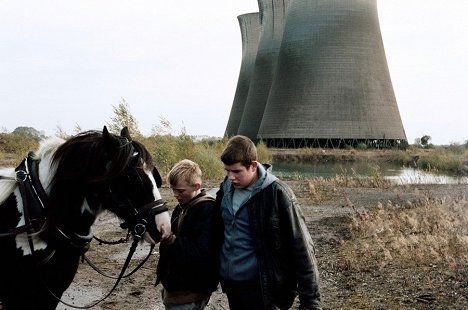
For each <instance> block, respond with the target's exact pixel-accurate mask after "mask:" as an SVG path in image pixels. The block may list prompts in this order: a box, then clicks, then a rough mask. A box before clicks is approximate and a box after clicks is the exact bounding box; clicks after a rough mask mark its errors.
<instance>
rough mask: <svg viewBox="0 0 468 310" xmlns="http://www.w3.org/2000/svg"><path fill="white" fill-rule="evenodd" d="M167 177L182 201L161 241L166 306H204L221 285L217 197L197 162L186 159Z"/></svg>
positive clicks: (173, 309) (160, 270)
mask: <svg viewBox="0 0 468 310" xmlns="http://www.w3.org/2000/svg"><path fill="white" fill-rule="evenodd" d="M167 181H168V183H169V185H170V187H171V189H172V192H173V194H174V197H175V198H176V199H177V201H178V205H177V206H176V207H175V209H174V211H173V212H172V216H171V229H172V235H171V236H170V237H169V238H167V239H165V240H163V241H161V245H160V254H161V257H160V259H159V262H158V267H157V280H156V285H157V284H158V283H159V282H161V283H162V285H163V289H162V299H163V303H164V306H165V308H166V309H170V310H182V309H204V308H205V306H206V305H207V304H208V301H209V299H210V297H211V293H212V292H213V291H215V290H216V288H217V286H218V256H219V245H220V242H219V240H218V236H219V228H218V225H217V224H216V223H217V222H218V221H217V218H218V215H217V208H216V207H215V200H214V198H213V197H212V196H210V195H209V194H207V193H206V192H205V190H204V189H203V188H202V172H201V170H200V167H199V166H198V164H197V163H195V162H193V161H191V160H188V159H184V160H181V161H179V162H178V163H176V164H175V165H174V166H173V167H172V169H171V170H170V171H169V174H168V176H167Z"/></svg>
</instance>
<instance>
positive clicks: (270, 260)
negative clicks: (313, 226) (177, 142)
mask: <svg viewBox="0 0 468 310" xmlns="http://www.w3.org/2000/svg"><path fill="white" fill-rule="evenodd" d="M221 161H222V162H223V164H224V169H225V170H226V174H227V176H226V178H225V179H224V181H223V182H222V183H221V186H220V189H219V191H218V193H217V194H216V200H217V202H218V204H219V205H220V206H221V215H222V220H223V223H224V241H223V243H222V248H221V255H220V276H221V286H222V288H223V291H224V292H225V293H226V295H227V298H228V302H229V308H230V309H231V310H248V309H252V310H254V309H255V310H258V309H289V308H290V307H291V306H292V304H293V301H294V299H295V297H296V295H299V301H300V309H321V305H320V292H319V276H318V270H317V264H316V260H315V254H314V247H313V243H312V239H311V237H310V235H309V232H308V230H307V227H306V225H305V222H304V216H303V214H302V211H301V209H300V207H299V205H298V203H297V200H296V197H295V196H294V193H293V192H292V190H291V189H290V188H289V187H288V186H287V185H286V184H285V183H283V182H282V181H280V180H279V179H277V178H276V177H275V176H274V175H272V174H271V173H270V172H269V171H268V168H269V166H268V165H261V164H260V163H258V162H257V149H256V147H255V144H254V143H253V142H252V141H251V140H250V139H249V138H247V137H244V136H240V135H238V136H234V137H232V138H231V139H230V140H229V141H228V143H227V145H226V147H225V149H224V151H223V153H222V154H221Z"/></svg>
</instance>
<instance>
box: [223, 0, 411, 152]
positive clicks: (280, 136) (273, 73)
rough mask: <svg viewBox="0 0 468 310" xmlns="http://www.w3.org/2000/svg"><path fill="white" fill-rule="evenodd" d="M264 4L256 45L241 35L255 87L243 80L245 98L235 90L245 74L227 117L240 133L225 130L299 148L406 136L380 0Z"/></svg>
mask: <svg viewBox="0 0 468 310" xmlns="http://www.w3.org/2000/svg"><path fill="white" fill-rule="evenodd" d="M258 4H259V13H258V14H259V17H260V31H259V38H258V46H255V44H249V42H244V37H245V36H244V35H243V36H242V38H243V48H245V49H249V51H243V61H242V64H243V63H244V62H248V63H249V66H250V67H249V68H251V70H252V72H251V75H250V81H249V86H242V91H243V92H244V95H243V96H245V92H248V94H247V96H246V98H245V100H244V101H243V99H242V98H241V97H240V96H239V97H238V96H237V92H238V91H240V89H239V88H240V80H241V79H240V77H239V82H238V88H237V90H236V97H235V100H234V103H233V107H232V110H231V115H230V117H229V122H230V121H231V119H233V120H240V121H239V126H238V128H237V131H236V130H235V126H227V127H226V131H225V134H226V135H228V136H232V135H235V134H243V135H246V136H248V137H249V138H251V139H252V140H254V141H258V140H262V141H264V142H265V143H266V144H267V145H268V146H270V147H295V148H298V147H345V146H356V145H358V144H360V143H365V144H367V145H369V146H394V145H397V144H399V143H401V142H403V141H406V134H405V131H404V128H403V124H402V121H401V117H400V113H399V110H398V105H397V102H396V98H395V94H394V90H393V86H392V82H391V78H390V73H389V70H388V65H387V60H386V56H385V49H384V45H383V40H382V36H381V32H380V25H379V20H378V12H377V3H376V0H314V1H310V0H258ZM241 29H242V26H241ZM250 43H253V42H252V41H250ZM255 53H256V56H255V63H254V65H253V69H252V62H253V56H252V55H253V54H255ZM246 56H247V57H248V59H245V58H244V57H246ZM241 74H242V66H241ZM244 81H245V80H244ZM236 98H237V99H236ZM234 104H235V105H236V108H235V109H234ZM242 107H243V108H242ZM241 110H242V113H241V112H240V111H241ZM229 122H228V125H229Z"/></svg>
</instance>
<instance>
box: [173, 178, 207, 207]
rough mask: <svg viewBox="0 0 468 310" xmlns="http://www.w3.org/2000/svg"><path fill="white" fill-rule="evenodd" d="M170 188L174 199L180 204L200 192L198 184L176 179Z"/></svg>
mask: <svg viewBox="0 0 468 310" xmlns="http://www.w3.org/2000/svg"><path fill="white" fill-rule="evenodd" d="M171 189H172V193H173V194H174V197H175V199H177V201H178V202H179V203H180V204H185V203H187V202H189V201H190V199H192V198H193V197H195V196H197V195H198V194H199V193H200V191H199V189H200V184H195V185H192V184H188V183H187V182H186V181H178V182H177V183H176V184H174V185H171Z"/></svg>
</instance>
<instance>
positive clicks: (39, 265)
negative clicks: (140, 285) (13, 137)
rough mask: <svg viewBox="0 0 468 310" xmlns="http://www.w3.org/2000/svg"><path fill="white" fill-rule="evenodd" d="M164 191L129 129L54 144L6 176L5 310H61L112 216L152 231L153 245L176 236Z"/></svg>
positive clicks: (0, 197) (0, 232)
mask: <svg viewBox="0 0 468 310" xmlns="http://www.w3.org/2000/svg"><path fill="white" fill-rule="evenodd" d="M160 186H161V177H160V175H159V173H158V171H157V170H156V168H155V167H154V166H153V163H152V159H151V155H150V154H149V152H148V150H147V149H146V148H145V147H144V146H143V145H142V144H141V143H139V142H137V141H132V140H131V137H130V135H129V133H128V130H127V129H126V128H124V129H122V132H121V135H120V136H117V135H113V134H111V133H109V132H108V130H107V128H106V127H104V129H103V131H102V132H100V131H87V132H83V133H80V134H78V135H76V136H74V137H72V138H70V139H68V140H66V141H64V140H62V139H59V138H52V139H48V140H45V141H44V142H42V143H41V144H40V146H39V149H38V150H37V151H36V152H35V153H31V154H29V155H28V157H27V158H26V159H25V160H24V161H23V162H22V164H21V165H20V166H19V167H17V168H16V169H13V168H11V169H2V170H0V309H3V310H9V309H55V308H56V306H57V304H58V299H57V297H58V298H60V297H61V296H62V294H63V292H64V291H65V290H66V289H67V288H68V287H69V285H70V284H71V282H72V281H73V278H74V276H75V274H76V271H77V268H78V264H79V258H80V256H81V255H82V254H83V253H84V252H86V250H87V249H88V247H89V242H90V241H91V239H92V237H93V235H92V225H93V223H94V221H95V219H96V217H97V216H98V215H99V214H100V213H101V212H102V211H104V210H109V211H111V212H113V213H114V214H116V215H117V216H118V217H119V218H120V219H121V220H122V221H124V224H125V225H124V226H125V227H127V228H129V229H130V230H133V229H136V227H140V228H141V226H142V225H143V231H144V226H145V225H146V224H147V223H148V224H149V225H148V226H151V228H152V229H153V230H152V234H151V236H152V237H153V238H151V237H150V238H146V237H147V235H148V234H145V239H148V240H149V241H150V242H153V243H156V242H158V241H159V240H154V239H158V238H160V237H161V234H162V233H164V234H166V233H169V232H170V221H169V215H168V212H167V208H166V207H165V204H164V202H163V201H162V199H161V195H160V193H159V190H158V187H160ZM156 227H157V230H156ZM159 232H161V233H159ZM54 295H55V296H54Z"/></svg>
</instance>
